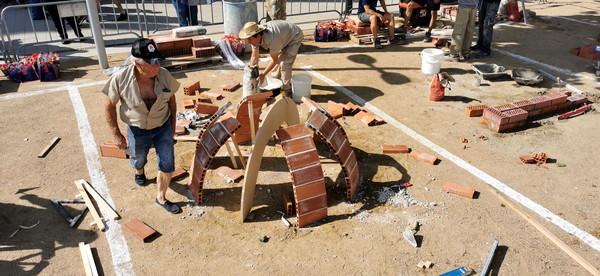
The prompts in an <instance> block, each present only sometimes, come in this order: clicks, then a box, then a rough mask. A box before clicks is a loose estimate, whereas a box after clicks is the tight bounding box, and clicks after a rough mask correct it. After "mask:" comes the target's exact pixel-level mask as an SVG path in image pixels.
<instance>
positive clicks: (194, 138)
mask: <svg viewBox="0 0 600 276" xmlns="http://www.w3.org/2000/svg"><path fill="white" fill-rule="evenodd" d="M173 139H174V140H177V141H181V142H196V141H198V136H177V137H173Z"/></svg>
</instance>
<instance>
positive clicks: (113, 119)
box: [104, 97, 127, 149]
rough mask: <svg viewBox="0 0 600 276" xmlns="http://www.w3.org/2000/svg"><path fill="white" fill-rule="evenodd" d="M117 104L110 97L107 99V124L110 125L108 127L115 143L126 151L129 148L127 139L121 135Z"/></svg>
mask: <svg viewBox="0 0 600 276" xmlns="http://www.w3.org/2000/svg"><path fill="white" fill-rule="evenodd" d="M117 103H118V102H113V101H112V100H111V99H110V98H109V97H106V102H105V103H104V111H105V114H106V122H107V123H108V127H109V128H110V131H111V132H112V134H113V137H114V138H113V143H114V144H115V146H117V147H118V148H120V149H124V148H126V147H127V144H126V142H125V137H124V136H123V134H122V133H121V130H120V129H119V123H118V122H117Z"/></svg>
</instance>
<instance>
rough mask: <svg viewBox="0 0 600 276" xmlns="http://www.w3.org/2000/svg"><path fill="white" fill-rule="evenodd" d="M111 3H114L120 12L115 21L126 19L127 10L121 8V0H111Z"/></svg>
mask: <svg viewBox="0 0 600 276" xmlns="http://www.w3.org/2000/svg"><path fill="white" fill-rule="evenodd" d="M113 3H115V5H116V6H117V8H118V9H119V12H120V14H119V17H117V21H125V20H127V11H125V9H123V6H121V2H120V1H119V0H113Z"/></svg>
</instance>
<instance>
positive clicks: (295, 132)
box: [276, 124, 310, 154]
mask: <svg viewBox="0 0 600 276" xmlns="http://www.w3.org/2000/svg"><path fill="white" fill-rule="evenodd" d="M276 133H277V137H279V140H280V141H282V144H283V141H286V140H292V139H297V138H300V137H304V136H309V135H310V132H309V131H308V128H307V127H306V126H305V125H303V124H298V125H295V126H290V127H286V128H282V129H278V130H277V131H276ZM292 142H293V141H292ZM294 153H296V152H291V153H288V154H294Z"/></svg>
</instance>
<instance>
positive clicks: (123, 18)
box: [117, 12, 127, 21]
mask: <svg viewBox="0 0 600 276" xmlns="http://www.w3.org/2000/svg"><path fill="white" fill-rule="evenodd" d="M125 20H127V12H123V13H121V14H120V15H119V17H117V21H125Z"/></svg>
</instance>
